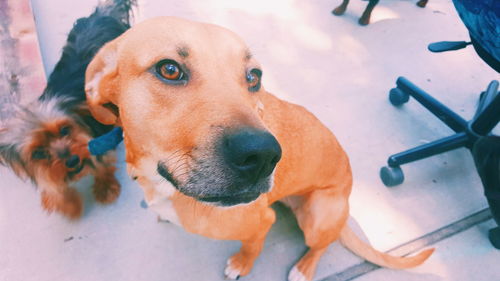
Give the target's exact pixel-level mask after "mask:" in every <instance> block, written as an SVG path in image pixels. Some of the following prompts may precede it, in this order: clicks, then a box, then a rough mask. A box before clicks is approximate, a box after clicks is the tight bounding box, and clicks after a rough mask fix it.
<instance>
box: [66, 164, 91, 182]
mask: <svg viewBox="0 0 500 281" xmlns="http://www.w3.org/2000/svg"><path fill="white" fill-rule="evenodd" d="M87 162H88V160H87V159H85V160H82V161H81V162H80V164H78V165H77V166H76V167H74V168H71V169H68V176H69V177H70V178H73V177H75V176H76V175H78V174H79V173H80V172H81V171H82V170H83V168H85V165H86V164H87Z"/></svg>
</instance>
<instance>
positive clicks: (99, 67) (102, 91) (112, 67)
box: [85, 38, 119, 125]
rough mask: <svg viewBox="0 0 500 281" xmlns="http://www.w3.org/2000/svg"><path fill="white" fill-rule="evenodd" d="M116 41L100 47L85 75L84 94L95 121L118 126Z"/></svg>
mask: <svg viewBox="0 0 500 281" xmlns="http://www.w3.org/2000/svg"><path fill="white" fill-rule="evenodd" d="M118 41H119V38H118V39H115V40H113V41H111V42H109V43H107V44H106V45H104V47H102V48H101V49H100V50H99V52H98V53H97V54H96V55H95V57H94V59H92V61H91V62H90V64H89V66H88V67H87V71H86V73H85V92H86V94H87V103H88V105H89V109H90V112H91V113H92V115H93V116H94V118H95V119H97V121H99V122H101V123H103V124H106V125H115V124H116V125H119V113H118V107H117V105H116V103H115V102H114V101H115V100H116V96H117V95H118V94H119V93H118V91H119V90H118V89H119V87H117V86H118V78H119V73H118V69H117V64H118V58H117V56H118V54H117V46H118Z"/></svg>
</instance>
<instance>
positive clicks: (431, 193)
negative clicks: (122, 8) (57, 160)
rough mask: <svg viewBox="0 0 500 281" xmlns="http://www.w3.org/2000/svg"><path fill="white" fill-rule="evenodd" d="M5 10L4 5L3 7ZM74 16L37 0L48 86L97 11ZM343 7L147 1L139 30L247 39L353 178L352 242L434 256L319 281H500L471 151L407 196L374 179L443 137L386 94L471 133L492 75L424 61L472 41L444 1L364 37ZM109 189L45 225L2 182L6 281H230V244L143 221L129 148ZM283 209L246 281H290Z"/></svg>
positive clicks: (349, 264)
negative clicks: (185, 24) (76, 213)
mask: <svg viewBox="0 0 500 281" xmlns="http://www.w3.org/2000/svg"><path fill="white" fill-rule="evenodd" d="M13 2H14V1H13V0H0V3H1V4H2V5H3V6H2V8H4V7H6V5H9V4H10V5H12V3H13ZM81 2H83V1H81ZM81 2H78V3H76V2H74V1H61V0H43V1H41V0H33V3H32V4H33V8H34V10H35V17H36V22H37V31H38V34H39V36H40V38H41V47H42V48H41V51H42V55H43V59H44V62H45V69H46V71H47V72H50V70H51V68H52V67H53V65H54V63H55V62H56V61H57V59H58V56H59V54H60V53H59V52H60V49H61V46H62V44H63V42H64V40H65V36H66V33H67V32H68V31H69V29H70V28H71V24H72V22H73V21H74V20H75V19H76V18H77V17H80V16H84V15H87V14H88V13H90V11H91V10H92V7H93V5H94V4H93V3H92V1H85V2H86V3H81ZM337 2H340V0H339V1H326V0H318V1H293V0H274V1H230V0H226V1H215V0H207V1H194V0H186V1H159V0H149V1H140V3H141V7H140V12H139V14H138V18H139V20H140V19H142V18H149V17H153V16H157V15H175V16H180V17H185V18H190V19H194V20H200V21H206V22H212V23H217V24H220V25H223V26H225V27H228V28H230V29H232V30H234V31H236V32H237V33H238V34H240V35H241V36H242V37H243V38H244V39H245V40H246V41H247V42H248V44H249V46H250V48H251V49H252V51H253V53H254V54H255V56H256V57H257V58H258V59H259V60H260V61H261V63H262V65H263V69H264V85H265V87H266V89H267V90H269V91H271V92H273V93H275V94H276V95H277V96H280V97H282V98H285V99H287V100H290V101H293V102H296V103H299V104H302V105H304V106H306V107H307V108H308V109H310V110H311V111H312V112H314V113H315V114H316V115H317V116H318V117H319V118H320V119H321V120H322V121H323V122H324V123H325V124H326V125H327V126H328V127H329V128H331V129H332V131H333V132H334V133H335V134H336V135H337V137H338V139H339V140H340V142H341V143H342V144H343V146H344V148H345V149H346V151H347V152H348V154H349V156H350V159H351V164H352V166H353V171H354V178H355V181H354V190H353V194H352V196H351V200H350V202H351V207H352V210H351V215H352V217H351V219H350V223H351V224H352V225H353V226H354V227H355V229H356V230H357V232H358V233H359V234H360V235H362V236H363V237H364V238H365V239H367V240H369V241H370V243H371V244H372V245H374V246H375V247H376V248H378V249H380V250H384V251H387V250H390V249H393V248H396V249H395V250H394V251H395V252H396V253H405V252H408V251H413V250H415V249H418V248H421V247H424V246H427V245H428V244H432V245H433V246H435V247H436V248H437V251H436V253H435V254H434V255H433V256H432V257H431V258H430V260H429V261H428V262H427V263H426V264H424V265H423V266H421V267H419V268H416V269H412V270H405V271H394V270H387V269H379V270H374V268H373V267H372V266H370V265H369V264H363V263H362V262H363V261H362V260H360V259H359V258H357V257H355V256H354V255H352V254H350V253H349V252H348V251H347V250H345V249H344V248H343V247H342V246H341V245H339V244H338V243H335V244H333V245H332V246H331V248H330V249H329V250H328V251H327V253H326V254H325V256H324V257H323V258H322V260H321V263H320V265H319V269H318V272H317V275H316V279H317V280H321V279H326V280H349V279H350V278H354V277H355V276H358V275H359V276H358V277H357V279H356V280H362V281H373V280H401V281H403V280H405V281H406V280H419V281H420V280H423V281H435V280H447V281H448V280H449V281H457V280H458V281H468V280H485V281H486V280H500V267H498V260H500V251H498V250H495V249H494V248H493V247H492V246H491V245H490V244H489V242H488V240H487V238H486V235H487V231H488V229H489V228H491V227H492V226H493V225H494V223H493V222H492V220H491V219H489V215H488V213H487V211H483V212H481V211H482V210H484V209H485V208H487V204H486V201H485V199H484V197H483V196H482V187H481V184H480V181H479V178H478V176H477V175H476V173H475V170H474V167H473V163H472V161H471V157H470V155H469V153H468V151H466V150H465V149H460V150H457V151H454V152H450V153H446V154H443V155H439V156H436V157H433V158H429V159H427V160H423V161H420V162H417V163H414V164H410V165H407V166H404V167H403V168H404V171H405V175H406V181H405V183H404V184H402V185H400V186H398V187H394V188H391V189H387V188H386V187H384V186H383V184H382V183H381V181H380V180H379V178H378V170H379V168H380V167H381V166H382V165H384V164H385V161H386V159H387V157H388V156H389V155H390V154H392V153H395V152H399V151H401V150H404V149H406V148H409V147H413V146H415V145H419V144H422V143H426V142H429V141H432V140H434V139H437V138H439V137H443V136H447V135H449V134H451V133H452V132H451V131H450V130H449V129H447V128H446V127H445V126H443V125H442V124H441V123H440V121H438V120H437V119H436V118H435V117H434V116H432V115H430V114H429V113H428V112H426V111H425V110H424V109H422V107H421V106H419V105H418V104H417V103H416V102H414V101H410V102H409V103H408V104H407V105H405V106H403V107H402V108H399V109H396V108H394V107H392V106H391V105H390V103H389V102H388V101H387V93H388V90H389V89H390V88H392V87H393V85H394V82H395V80H396V78H397V77H398V76H401V75H402V76H406V77H407V78H409V79H410V80H412V81H414V82H415V83H416V84H418V85H419V86H421V87H422V88H423V89H425V90H427V91H429V92H430V93H431V94H433V95H434V96H435V97H437V98H438V99H439V100H441V101H443V102H444V103H445V104H447V105H448V106H449V107H450V108H452V109H453V110H455V111H457V112H458V113H459V114H460V115H462V116H464V117H465V118H470V117H471V116H472V115H473V114H474V109H475V105H476V102H477V98H478V94H479V93H480V92H481V91H482V90H484V89H485V87H486V85H487V84H488V82H489V81H491V80H492V79H498V78H499V76H498V74H497V73H495V71H493V70H491V69H490V68H489V67H488V66H487V65H486V64H485V63H483V62H482V61H481V60H480V59H479V58H478V57H477V55H476V54H475V53H474V51H473V49H472V48H468V49H465V50H461V51H457V52H452V53H443V54H433V53H430V52H428V51H427V50H426V46H427V44H428V43H430V42H434V41H440V40H466V39H467V33H466V30H465V27H464V26H463V24H462V23H461V22H460V20H459V18H458V16H457V15H456V12H455V10H454V8H453V5H452V3H451V1H449V0H432V1H430V2H429V4H428V7H427V8H425V9H420V8H418V7H416V6H415V5H414V4H415V3H414V1H407V0H401V1H381V3H380V4H379V6H377V7H376V9H375V11H374V13H373V18H372V24H371V25H369V26H367V27H360V26H358V25H357V18H358V17H359V15H361V13H362V10H363V8H364V6H365V5H366V2H362V1H357V0H353V1H352V3H351V4H350V6H349V9H348V11H347V13H346V15H344V16H343V17H336V16H332V15H331V14H330V11H331V10H332V8H334V7H335V6H336V5H337V4H338V3H337ZM42 4H43V5H42ZM4 11H5V10H4ZM7 24H12V23H7ZM5 30H6V29H5V27H4V28H3V29H2V32H4V33H3V34H4V36H7V35H5ZM8 35H9V36H10V35H12V34H10V33H9V34H8ZM10 37H12V38H14V40H15V36H10ZM1 48H2V49H1V50H0V51H1V52H2V53H1V54H2V56H1V57H5V52H6V49H5V47H3V45H2V47H1ZM9 50H11V51H12V49H9ZM14 51H16V49H15V48H14ZM18 53H19V52H18ZM21 57H22V56H21ZM32 63H33V65H39V64H37V63H36V60H33V61H32ZM0 67H2V71H1V72H0V73H7V71H11V72H12V67H11V66H9V65H7V64H3V65H2V66H0ZM5 77H7V76H5ZM5 85H7V86H5V87H6V88H5V89H7V90H5V89H4V88H1V91H2V92H1V93H0V96H2V97H4V96H5V95H6V92H7V93H10V92H9V90H8V89H9V88H8V87H10V86H9V85H10V84H5ZM38 93H39V90H38V89H36V88H35V87H34V88H33V90H32V91H31V93H26V94H21V97H17V98H16V99H11V100H7V101H5V102H4V100H2V104H1V106H0V109H1V108H8V105H7V102H16V100H21V102H26V101H27V100H30V99H33V97H36V95H37V94H38ZM117 176H118V178H119V179H120V181H121V183H122V186H123V193H122V195H121V196H120V198H119V200H118V201H117V202H116V203H115V204H113V205H111V206H106V207H103V206H100V205H98V204H95V203H94V202H93V201H92V200H91V196H90V193H89V191H88V188H87V187H88V186H89V185H90V183H91V181H92V179H86V180H84V181H83V182H81V183H80V190H82V191H83V192H84V193H85V194H86V198H87V200H86V202H85V203H86V211H85V215H84V217H83V218H82V219H81V220H80V221H78V222H68V221H67V220H66V219H64V218H62V217H60V216H59V215H51V216H47V215H46V214H45V213H43V211H42V210H41V208H40V206H39V202H38V200H39V196H38V195H37V194H36V191H35V189H34V188H33V187H32V186H31V185H30V184H29V183H25V182H22V181H21V180H19V179H18V178H17V177H15V176H14V175H13V174H12V173H11V172H10V171H8V170H7V169H5V168H0V182H1V184H0V194H1V196H0V253H2V254H1V255H0V280H1V281H4V280H5V281H7V280H8V281H17V280H19V281H21V280H22V281H26V280H29V281H31V280H36V281H39V280H40V281H45V280H64V281H66V280H67V281H73V280H78V281H79V280H96V281H97V280H99V281H101V280H148V281H149V280H152V281H156V280H172V281H173V280H176V281H177V280H222V279H223V274H222V271H223V268H224V265H225V260H226V258H227V257H228V256H229V255H230V254H231V253H232V252H234V251H236V250H237V249H238V246H239V245H238V242H231V241H229V242H228V241H214V240H210V239H207V238H204V237H200V236H196V235H192V234H188V233H186V232H184V231H183V230H182V229H180V228H178V227H175V226H173V225H169V224H165V223H157V221H156V217H155V215H154V214H153V213H152V212H151V211H148V210H147V209H144V208H141V204H140V202H141V200H142V193H141V190H140V189H139V187H138V186H137V184H136V183H134V182H132V181H130V180H129V179H128V177H127V175H126V171H125V165H124V163H123V148H120V161H119V170H118V172H117ZM276 209H277V211H278V217H279V220H278V222H277V223H276V225H275V226H274V227H273V229H272V230H271V233H270V235H269V237H268V239H267V241H266V247H265V249H264V251H263V253H262V255H261V257H260V258H259V259H258V260H257V262H256V264H255V268H254V270H253V271H252V273H251V274H250V275H249V276H248V277H245V278H243V279H245V280H286V276H287V272H288V270H289V269H290V268H291V266H292V265H293V263H294V262H295V261H296V260H297V259H298V258H299V256H300V255H301V254H302V253H303V251H304V250H305V248H304V246H303V238H302V234H301V233H300V231H299V229H298V228H297V225H296V222H295V220H294V218H293V217H292V215H291V213H290V212H289V211H288V210H287V209H286V208H284V207H283V206H280V205H277V206H276ZM457 222H458V223H457ZM443 227H444V230H443V229H442V228H443ZM469 227H470V228H469ZM439 229H441V231H437V232H436V230H439ZM463 229H467V230H465V231H463V232H460V230H463ZM450 235H451V236H450ZM415 239H416V241H414V242H413V243H411V244H408V245H406V246H401V245H404V244H405V243H407V242H408V241H412V240H415ZM243 279H242V280H243Z"/></svg>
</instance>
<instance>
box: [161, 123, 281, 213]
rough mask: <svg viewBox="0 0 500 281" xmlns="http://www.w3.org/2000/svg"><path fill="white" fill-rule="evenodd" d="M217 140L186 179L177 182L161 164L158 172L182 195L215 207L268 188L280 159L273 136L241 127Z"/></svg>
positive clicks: (249, 198)
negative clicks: (212, 149) (207, 154)
mask: <svg viewBox="0 0 500 281" xmlns="http://www.w3.org/2000/svg"><path fill="white" fill-rule="evenodd" d="M217 143H218V144H217V145H216V148H215V149H214V152H213V155H211V156H209V157H203V158H201V159H198V161H197V162H196V165H194V166H193V169H192V170H191V171H190V175H189V177H188V180H187V181H186V182H178V181H177V180H176V178H175V174H171V173H169V171H168V168H167V167H166V166H165V165H164V164H162V163H159V164H158V173H159V174H160V175H161V176H162V177H163V178H165V179H167V180H168V181H169V182H171V183H172V184H173V185H174V186H175V187H176V188H177V189H178V190H179V191H180V192H182V193H183V194H185V195H187V196H191V197H193V198H195V199H196V200H198V201H202V202H206V203H210V204H214V205H219V206H234V205H237V204H243V203H249V202H252V201H254V200H256V199H257V198H258V197H259V196H260V195H261V194H262V193H266V192H268V191H269V190H270V188H271V186H272V179H271V178H272V176H271V174H272V172H273V170H274V168H275V167H276V164H277V163H278V161H279V160H280V159H281V147H280V145H279V143H278V141H277V140H276V138H275V137H274V136H273V135H271V134H270V133H269V132H267V131H263V130H257V129H254V128H243V129H238V130H231V131H230V132H226V133H224V134H223V135H222V136H221V137H220V138H219V141H217Z"/></svg>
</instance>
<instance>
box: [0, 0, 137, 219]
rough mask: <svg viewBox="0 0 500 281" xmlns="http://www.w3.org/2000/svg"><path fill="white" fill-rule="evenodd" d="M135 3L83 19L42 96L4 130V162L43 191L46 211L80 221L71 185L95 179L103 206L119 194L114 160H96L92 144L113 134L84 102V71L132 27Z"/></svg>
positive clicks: (119, 2) (113, 4) (122, 2)
mask: <svg viewBox="0 0 500 281" xmlns="http://www.w3.org/2000/svg"><path fill="white" fill-rule="evenodd" d="M133 4H134V3H133V1H131V0H114V1H113V0H108V1H106V2H104V3H103V4H101V5H99V6H98V7H97V8H96V10H95V11H94V13H92V14H91V15H90V16H89V17H86V18H80V19H78V20H77V21H76V22H75V24H74V26H73V28H72V30H71V31H70V33H69V35H68V40H67V43H66V45H65V46H64V49H63V53H62V56H61V58H60V60H59V62H58V63H57V65H56V66H55V68H54V71H53V72H52V74H51V75H50V77H49V80H48V83H47V87H46V88H45V90H44V92H43V94H42V96H40V98H39V99H38V101H36V102H35V103H33V104H31V105H30V106H28V107H21V106H19V107H18V108H17V110H16V116H15V117H14V118H12V119H11V120H8V121H7V122H6V124H5V126H3V127H2V128H0V163H2V164H4V165H6V166H9V167H10V168H12V170H13V171H14V172H15V173H16V174H17V175H18V176H20V177H22V178H28V179H30V180H31V181H32V182H33V183H34V184H35V185H37V186H38V188H39V189H40V191H41V201H42V207H43V208H44V209H45V210H47V211H48V212H52V211H58V212H60V213H62V214H64V215H66V216H67V217H69V218H78V217H80V216H81V213H82V210H83V206H82V200H81V198H80V195H79V194H78V192H77V191H76V190H75V189H74V188H72V187H71V186H70V185H71V183H72V182H74V181H76V180H78V179H80V178H81V177H82V176H84V175H86V174H89V173H91V174H93V175H94V177H95V184H94V186H93V191H94V195H95V198H96V200H97V201H99V202H101V203H110V202H113V201H114V200H115V199H116V198H117V197H118V195H119V193H120V185H119V183H118V181H117V180H116V178H115V177H114V171H115V168H114V162H115V160H114V155H113V153H108V155H105V156H102V157H94V156H92V155H90V153H89V151H88V147H87V144H88V141H89V140H91V139H92V138H94V137H97V136H99V135H101V134H103V133H105V132H107V131H109V130H110V129H111V127H109V126H104V125H102V124H100V123H99V122H97V121H96V120H95V119H94V118H92V116H91V115H90V112H89V110H88V108H87V105H86V103H85V91H84V83H85V71H86V68H87V65H88V64H89V62H90V61H91V60H92V58H93V57H94V55H95V54H96V53H97V51H98V50H99V49H100V48H101V47H102V46H103V45H104V44H106V43H107V42H109V41H111V40H113V39H115V38H116V37H118V36H119V35H121V34H122V33H123V32H125V31H126V30H127V29H128V28H129V27H130V24H129V16H130V13H131V8H132V5H133Z"/></svg>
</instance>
